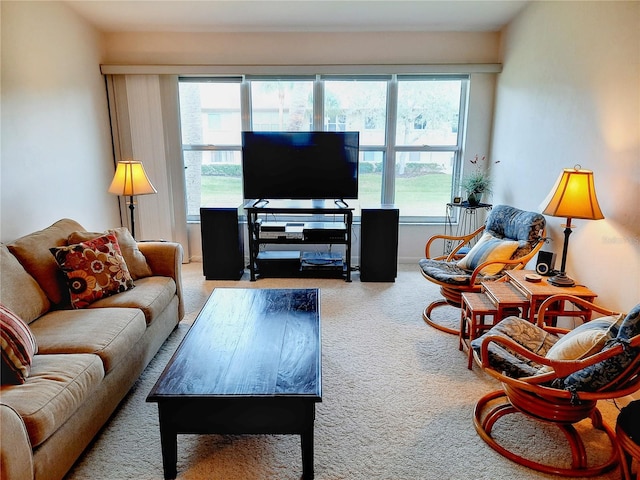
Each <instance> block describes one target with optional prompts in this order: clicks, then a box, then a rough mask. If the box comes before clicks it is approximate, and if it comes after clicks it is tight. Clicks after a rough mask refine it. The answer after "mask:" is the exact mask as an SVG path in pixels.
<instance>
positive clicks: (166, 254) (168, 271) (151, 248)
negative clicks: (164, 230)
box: [138, 242, 184, 320]
mask: <svg viewBox="0 0 640 480" xmlns="http://www.w3.org/2000/svg"><path fill="white" fill-rule="evenodd" d="M138 248H139V249H140V251H141V252H142V254H143V255H144V256H145V258H146V259H147V263H148V264H149V267H150V268H151V271H152V272H153V274H154V275H159V276H163V277H171V278H173V280H174V281H175V282H176V293H177V295H178V320H182V318H183V317H184V301H183V298H182V257H183V250H182V245H180V244H179V243H175V242H139V243H138Z"/></svg>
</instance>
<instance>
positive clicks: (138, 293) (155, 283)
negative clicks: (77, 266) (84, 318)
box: [89, 276, 176, 325]
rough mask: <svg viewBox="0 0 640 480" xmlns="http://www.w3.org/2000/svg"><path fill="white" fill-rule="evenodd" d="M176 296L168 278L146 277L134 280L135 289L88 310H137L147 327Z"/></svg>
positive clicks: (94, 304)
mask: <svg viewBox="0 0 640 480" xmlns="http://www.w3.org/2000/svg"><path fill="white" fill-rule="evenodd" d="M175 295H176V282H174V280H173V279H172V278H169V277H159V276H155V277H147V278H141V279H139V280H136V288H134V289H133V290H128V291H126V292H122V293H119V294H118V295H113V296H111V297H107V298H103V299H101V300H98V301H97V302H94V303H92V304H91V305H90V306H89V308H105V307H120V308H122V307H124V308H139V309H140V310H142V311H143V312H144V316H145V320H146V322H147V325H149V324H150V323H151V322H153V321H154V320H155V319H156V318H157V317H158V315H160V314H161V313H162V312H163V311H164V309H165V308H166V307H167V305H169V303H170V302H171V300H173V297H174V296H175Z"/></svg>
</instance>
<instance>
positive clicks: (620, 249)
mask: <svg viewBox="0 0 640 480" xmlns="http://www.w3.org/2000/svg"><path fill="white" fill-rule="evenodd" d="M491 156H492V159H493V160H500V163H499V164H498V165H495V168H494V175H495V179H496V188H494V190H495V194H494V201H499V202H503V203H509V204H512V205H517V206H519V207H521V208H526V209H533V210H535V209H537V208H538V206H539V204H540V203H541V202H542V200H543V199H544V198H545V197H546V195H547V193H548V192H549V190H551V188H552V186H553V184H554V182H555V180H556V178H557V176H558V175H559V174H560V172H561V170H562V169H563V168H571V167H573V166H574V165H575V164H580V165H582V167H583V168H586V169H589V170H593V171H594V176H595V182H596V190H597V195H598V200H599V203H600V206H601V208H602V211H603V213H604V215H605V217H606V218H605V220H600V221H588V220H575V221H574V224H575V225H576V229H575V230H574V231H573V233H572V235H571V237H570V244H569V254H568V259H567V273H568V274H569V276H571V277H573V278H575V279H576V280H577V281H578V282H580V283H583V284H586V285H587V286H588V287H590V288H591V289H592V290H594V291H595V292H596V293H598V295H599V298H598V302H599V303H600V304H602V305H605V306H608V307H610V308H613V309H619V310H624V311H627V310H629V309H630V308H631V307H632V306H633V305H635V304H636V303H638V302H639V301H640V283H639V282H640V209H639V208H638V206H639V204H640V194H639V193H638V192H639V188H640V3H639V2H532V3H531V4H530V5H529V6H528V7H527V9H526V10H525V11H524V12H523V13H521V14H520V16H519V17H518V18H517V19H516V21H514V22H512V24H511V25H510V26H509V28H508V29H507V30H506V32H505V34H504V39H503V72H502V74H501V75H500V76H499V82H498V86H497V96H496V107H495V125H494V135H493V148H492V152H491ZM547 220H548V224H549V227H550V229H549V230H550V232H549V233H550V235H551V237H552V239H553V241H552V243H551V244H550V245H548V246H545V250H553V251H555V252H557V253H558V257H560V255H561V253H562V243H563V238H564V237H563V230H564V229H563V228H562V227H561V226H560V224H562V223H564V222H565V221H566V219H561V218H553V217H547ZM557 266H558V267H559V266H560V260H558V263H557Z"/></svg>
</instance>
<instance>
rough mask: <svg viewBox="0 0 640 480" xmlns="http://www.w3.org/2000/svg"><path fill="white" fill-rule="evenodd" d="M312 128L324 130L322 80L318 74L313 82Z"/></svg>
mask: <svg viewBox="0 0 640 480" xmlns="http://www.w3.org/2000/svg"><path fill="white" fill-rule="evenodd" d="M313 129H314V130H316V131H322V130H324V82H323V81H322V79H321V78H320V75H316V78H315V80H314V82H313Z"/></svg>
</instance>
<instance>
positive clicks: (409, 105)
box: [179, 75, 468, 222]
mask: <svg viewBox="0 0 640 480" xmlns="http://www.w3.org/2000/svg"><path fill="white" fill-rule="evenodd" d="M467 83H468V76H438V75H430V76H415V75H414V76H400V75H385V76H379V77H372V76H357V75H341V76H321V75H315V76H306V77H304V78H300V77H298V78H296V77H291V78H286V77H283V76H278V77H277V78H269V77H250V76H242V77H232V78H228V77H224V78H222V77H211V78H181V79H180V83H179V95H180V116H181V129H182V143H183V156H184V164H185V177H186V185H187V210H188V212H187V214H188V218H189V219H190V220H197V219H198V217H199V211H200V207H215V206H220V205H225V206H228V205H240V204H241V203H242V202H243V195H242V157H241V156H242V145H241V132H242V131H243V130H254V131H318V130H324V131H358V132H360V158H359V199H358V201H359V203H360V204H361V205H363V206H367V205H371V206H375V205H377V204H380V203H386V204H389V203H393V204H395V205H396V206H397V207H398V208H399V209H400V215H401V219H402V221H405V222H425V221H434V220H436V219H441V218H442V216H443V211H444V205H445V204H446V203H448V202H450V201H451V199H452V197H454V196H456V195H458V192H457V182H456V174H458V173H459V171H460V164H461V158H460V156H461V151H462V138H463V133H464V122H463V120H464V118H466V113H465V111H464V106H465V104H466V95H467Z"/></svg>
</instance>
